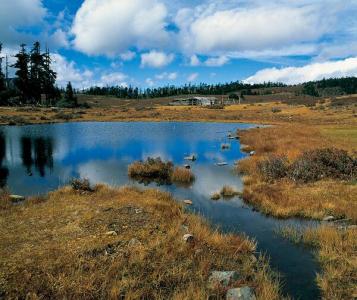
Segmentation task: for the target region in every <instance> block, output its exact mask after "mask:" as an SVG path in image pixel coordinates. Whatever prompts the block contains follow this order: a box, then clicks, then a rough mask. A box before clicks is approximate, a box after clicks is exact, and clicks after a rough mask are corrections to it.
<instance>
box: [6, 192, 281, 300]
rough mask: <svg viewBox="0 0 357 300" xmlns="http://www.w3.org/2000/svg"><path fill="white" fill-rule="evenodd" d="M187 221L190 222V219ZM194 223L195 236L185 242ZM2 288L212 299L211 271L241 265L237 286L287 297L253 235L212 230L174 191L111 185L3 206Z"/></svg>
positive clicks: (83, 295)
mask: <svg viewBox="0 0 357 300" xmlns="http://www.w3.org/2000/svg"><path fill="white" fill-rule="evenodd" d="M183 225H185V226H183ZM187 227H188V230H189V232H190V233H191V234H193V236H194V237H195V239H194V241H195V242H194V243H193V244H187V243H185V242H184V241H183V238H182V237H183V235H184V234H185V233H187V232H186V229H185V228H187ZM0 239H1V243H0V292H1V295H3V297H5V298H11V299H14V298H20V299H21V298H22V299H24V298H29V299H30V298H31V299H42V298H47V299H49V298H51V299H65V298H66V299H118V298H120V297H123V298H125V299H207V297H209V296H210V295H211V296H212V295H216V296H217V297H222V296H224V294H222V293H224V291H222V290H217V291H216V290H209V289H208V287H207V281H208V276H209V273H210V272H211V271H213V270H236V271H238V272H239V273H240V274H241V275H242V280H240V281H239V282H236V283H234V284H233V286H240V285H250V286H252V287H255V291H256V294H257V298H258V299H280V298H281V297H280V295H279V287H278V284H277V283H276V282H275V281H273V280H272V278H271V274H270V271H269V268H268V267H267V264H266V261H265V260H264V259H263V258H260V259H259V260H258V262H256V260H255V259H252V252H253V251H254V250H255V243H254V242H252V241H250V240H248V239H246V238H245V237H242V236H237V235H224V234H222V233H220V232H219V231H213V230H212V229H210V227H209V226H208V225H207V224H206V223H205V222H204V221H203V220H202V219H201V218H200V217H198V216H195V215H191V214H187V213H185V212H184V209H183V207H182V206H181V205H180V204H178V203H177V202H176V201H174V200H173V199H172V197H171V196H170V195H169V194H168V193H164V192H160V191H157V190H145V191H143V190H139V189H137V188H131V187H123V188H120V189H112V188H109V187H107V186H104V185H99V186H96V187H95V188H94V192H93V193H87V194H82V193H78V192H76V191H74V190H73V189H72V188H71V187H65V188H62V189H60V190H57V191H55V192H51V193H49V194H48V196H47V197H45V198H43V199H41V201H34V202H25V204H24V205H21V206H11V207H8V208H6V209H4V210H0Z"/></svg>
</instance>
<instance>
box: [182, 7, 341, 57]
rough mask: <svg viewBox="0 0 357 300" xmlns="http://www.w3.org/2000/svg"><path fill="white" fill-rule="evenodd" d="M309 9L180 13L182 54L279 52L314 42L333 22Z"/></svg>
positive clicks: (287, 8)
mask: <svg viewBox="0 0 357 300" xmlns="http://www.w3.org/2000/svg"><path fill="white" fill-rule="evenodd" d="M318 8H320V7H319V6H318V7H315V6H312V5H301V6H288V5H279V6H278V5H269V4H265V6H262V5H259V6H257V5H256V6H255V7H243V8H240V7H238V5H236V6H235V7H234V8H232V9H228V10H216V9H215V8H214V7H213V8H212V6H208V8H206V9H202V7H197V8H196V9H191V10H188V9H183V10H181V11H179V12H178V14H177V16H176V22H177V24H178V26H179V27H180V29H181V31H180V32H181V33H180V42H181V45H182V46H183V48H184V50H185V51H186V52H195V53H198V54H210V55H212V54H227V53H229V52H237V51H239V52H242V51H262V50H267V49H279V48H281V47H287V46H288V45H291V44H299V43H305V42H310V41H316V40H317V39H319V38H320V37H321V36H323V34H325V33H327V32H328V31H329V29H331V26H332V25H331V24H333V22H334V18H332V17H331V18H330V15H329V14H328V17H327V15H325V16H324V15H323V14H322V13H320V12H319V10H318Z"/></svg>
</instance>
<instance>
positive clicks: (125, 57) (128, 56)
mask: <svg viewBox="0 0 357 300" xmlns="http://www.w3.org/2000/svg"><path fill="white" fill-rule="evenodd" d="M135 56H136V53H135V52H133V51H126V52H124V53H122V54H120V58H121V59H122V60H124V61H130V60H133V59H134V58H135Z"/></svg>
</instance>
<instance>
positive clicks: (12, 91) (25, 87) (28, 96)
mask: <svg viewBox="0 0 357 300" xmlns="http://www.w3.org/2000/svg"><path fill="white" fill-rule="evenodd" d="M3 58H4V57H3V56H2V44H1V43H0V105H46V106H52V105H60V106H68V107H72V106H76V105H77V100H76V98H75V96H74V94H73V89H72V85H71V83H70V82H69V83H68V85H67V88H66V92H65V93H64V98H62V94H63V92H64V91H63V90H62V89H60V88H59V87H57V86H56V79H57V74H56V72H55V71H54V70H53V69H52V59H51V56H50V51H49V49H48V48H47V47H46V49H45V51H44V52H42V51H41V44H40V43H39V42H35V43H34V44H33V46H32V48H31V50H30V51H29V52H28V51H27V48H26V45H25V44H21V45H20V50H19V52H18V53H17V54H16V55H15V56H14V58H15V63H14V64H12V65H10V66H9V65H8V60H7V59H6V66H5V70H6V73H5V74H4V71H3ZM6 58H7V57H6ZM9 67H11V68H14V69H15V78H12V79H10V78H8V68H9Z"/></svg>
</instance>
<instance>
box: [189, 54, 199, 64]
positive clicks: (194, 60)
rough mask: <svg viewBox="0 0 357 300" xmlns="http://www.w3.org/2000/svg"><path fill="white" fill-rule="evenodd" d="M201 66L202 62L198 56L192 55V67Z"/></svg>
mask: <svg viewBox="0 0 357 300" xmlns="http://www.w3.org/2000/svg"><path fill="white" fill-rule="evenodd" d="M200 64H201V61H200V59H199V58H198V56H197V55H192V56H191V57H190V66H192V67H197V66H199V65H200Z"/></svg>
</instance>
